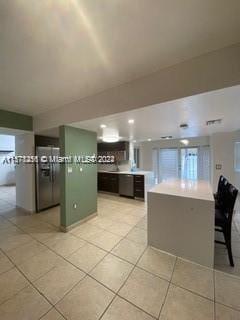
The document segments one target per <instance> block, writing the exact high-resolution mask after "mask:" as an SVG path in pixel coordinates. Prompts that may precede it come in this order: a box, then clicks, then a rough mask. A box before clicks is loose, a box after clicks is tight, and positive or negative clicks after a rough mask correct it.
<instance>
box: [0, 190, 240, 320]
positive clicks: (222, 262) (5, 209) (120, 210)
mask: <svg viewBox="0 0 240 320" xmlns="http://www.w3.org/2000/svg"><path fill="white" fill-rule="evenodd" d="M7 192H8V188H4V190H3V192H2V191H1V187H0V287H1V290H0V319H1V320H2V319H3V320H15V319H16V320H35V319H36V320H38V319H43V320H63V319H65V320H66V319H70V320H75V319H76V320H78V319H81V320H100V319H103V320H110V319H111V320H151V319H158V318H159V319H160V320H175V319H177V320H181V319H184V320H190V319H191V320H192V319H194V320H203V319H204V320H237V319H240V302H239V301H240V277H236V275H240V257H239V248H240V218H239V217H240V214H239V211H237V214H236V216H235V219H234V233H233V238H234V239H233V241H234V248H233V249H234V260H235V263H236V267H235V268H230V269H229V267H228V260H227V259H226V251H225V249H224V248H218V247H217V249H216V257H215V260H216V267H218V269H219V270H222V271H227V272H228V274H226V273H223V272H218V271H214V270H210V269H207V268H204V267H201V266H199V265H196V264H193V263H190V262H188V261H184V260H182V259H179V258H176V257H174V256H172V255H168V254H166V253H164V252H161V251H158V250H153V249H152V248H147V247H146V239H147V218H146V206H145V204H144V203H143V202H141V201H136V200H131V199H126V198H120V197H116V196H111V195H104V194H100V195H99V197H98V208H99V211H98V214H99V215H98V217H97V218H95V219H93V220H92V221H89V222H87V223H84V224H83V225H80V226H79V227H76V228H75V229H73V230H72V231H71V232H69V233H67V234H64V233H62V232H59V229H58V226H59V208H58V207H55V208H52V209H49V210H46V211H44V212H42V213H41V214H35V215H29V214H27V213H26V212H24V211H23V210H20V209H17V208H16V207H15V202H14V199H13V201H11V196H10V195H12V197H13V198H14V196H15V193H14V190H13V188H12V189H11V191H10V193H9V194H7ZM3 194H4V195H3ZM238 242H239V247H238ZM233 270H234V271H233ZM229 273H233V274H234V275H235V276H233V275H229ZM214 293H215V294H214ZM214 305H215V308H214Z"/></svg>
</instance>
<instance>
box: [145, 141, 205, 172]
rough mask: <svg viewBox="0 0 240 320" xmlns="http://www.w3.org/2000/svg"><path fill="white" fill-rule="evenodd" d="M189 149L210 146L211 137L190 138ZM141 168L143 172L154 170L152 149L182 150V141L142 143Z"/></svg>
mask: <svg viewBox="0 0 240 320" xmlns="http://www.w3.org/2000/svg"><path fill="white" fill-rule="evenodd" d="M188 140H189V145H188V147H196V146H207V145H209V144H210V141H209V137H197V138H188ZM139 147H140V168H141V169H143V170H147V171H149V170H152V149H153V148H180V147H183V145H182V144H181V143H180V139H171V140H156V141H151V142H149V141H146V142H142V143H141V144H140V145H139Z"/></svg>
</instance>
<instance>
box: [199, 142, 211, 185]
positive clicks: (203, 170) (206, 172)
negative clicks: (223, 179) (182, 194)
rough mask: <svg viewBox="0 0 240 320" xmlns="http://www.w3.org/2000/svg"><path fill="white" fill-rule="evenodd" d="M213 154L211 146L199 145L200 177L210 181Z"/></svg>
mask: <svg viewBox="0 0 240 320" xmlns="http://www.w3.org/2000/svg"><path fill="white" fill-rule="evenodd" d="M210 168H211V155H210V147H209V146H201V147H199V152H198V179H199V180H206V181H210Z"/></svg>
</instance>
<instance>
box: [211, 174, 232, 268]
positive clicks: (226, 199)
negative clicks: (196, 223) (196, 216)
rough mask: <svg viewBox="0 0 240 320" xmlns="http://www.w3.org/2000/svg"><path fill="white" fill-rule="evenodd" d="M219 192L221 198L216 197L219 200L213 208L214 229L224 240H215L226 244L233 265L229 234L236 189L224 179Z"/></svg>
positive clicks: (230, 232)
mask: <svg viewBox="0 0 240 320" xmlns="http://www.w3.org/2000/svg"><path fill="white" fill-rule="evenodd" d="M221 192H222V194H221V199H220V198H219V199H218V200H219V202H218V204H217V207H216V208H215V231H217V232H222V233H223V236H224V241H219V240H215V242H216V243H219V244H224V245H226V247H227V251H228V258H229V262H230V265H231V266H232V267H234V262H233V256H232V244H231V235H232V218H233V212H234V205H235V201H236V198H237V195H238V190H237V189H236V188H235V187H234V186H233V185H232V184H230V183H229V182H227V180H226V181H225V182H224V185H223V189H222V190H221Z"/></svg>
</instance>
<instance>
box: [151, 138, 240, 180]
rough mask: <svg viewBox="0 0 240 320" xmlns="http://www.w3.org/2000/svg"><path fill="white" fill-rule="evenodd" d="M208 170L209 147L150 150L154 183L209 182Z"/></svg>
mask: <svg viewBox="0 0 240 320" xmlns="http://www.w3.org/2000/svg"><path fill="white" fill-rule="evenodd" d="M239 155H240V144H239ZM239 160H240V157H239ZM239 164H240V161H239ZM210 168H211V155H210V147H209V146H201V147H193V148H191V147H190V148H172V149H170V148H169V149H153V150H152V170H153V172H154V178H155V183H159V182H162V181H166V180H170V179H178V178H181V179H184V180H206V181H210ZM239 170H240V168H239Z"/></svg>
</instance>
